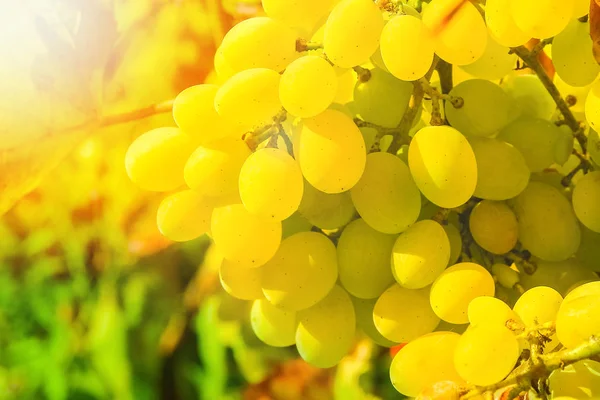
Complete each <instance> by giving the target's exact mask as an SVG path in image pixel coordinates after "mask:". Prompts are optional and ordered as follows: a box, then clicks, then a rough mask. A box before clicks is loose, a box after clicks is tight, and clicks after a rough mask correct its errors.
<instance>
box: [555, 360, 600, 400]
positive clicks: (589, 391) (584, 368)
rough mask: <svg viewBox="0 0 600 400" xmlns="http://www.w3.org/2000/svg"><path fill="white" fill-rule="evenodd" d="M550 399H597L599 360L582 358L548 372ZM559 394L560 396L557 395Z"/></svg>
mask: <svg viewBox="0 0 600 400" xmlns="http://www.w3.org/2000/svg"><path fill="white" fill-rule="evenodd" d="M549 383H550V393H551V394H552V399H554V400H559V399H565V400H568V399H573V400H582V399H589V400H593V399H598V398H600V362H598V361H593V360H582V361H578V362H576V363H574V364H571V365H567V366H566V367H564V368H561V369H557V370H554V371H553V372H552V373H551V374H550V379H549ZM559 396H560V397H559Z"/></svg>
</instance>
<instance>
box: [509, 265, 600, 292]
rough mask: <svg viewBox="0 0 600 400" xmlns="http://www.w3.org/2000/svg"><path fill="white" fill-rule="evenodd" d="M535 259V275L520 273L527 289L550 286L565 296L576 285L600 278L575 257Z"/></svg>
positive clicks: (522, 282)
mask: <svg viewBox="0 0 600 400" xmlns="http://www.w3.org/2000/svg"><path fill="white" fill-rule="evenodd" d="M535 261H536V265H537V269H536V271H535V272H534V273H533V275H529V274H524V273H522V274H521V275H520V277H521V284H522V285H523V287H524V288H525V289H531V288H533V287H536V286H549V287H551V288H553V289H556V290H557V291H558V292H559V293H560V294H561V295H563V296H564V295H566V294H567V293H568V291H569V289H571V288H572V287H573V286H574V285H577V284H578V283H580V282H585V281H590V280H596V279H598V277H597V275H596V274H594V272H592V270H590V269H587V268H585V267H583V266H582V265H581V264H580V263H579V261H577V259H575V258H569V259H567V260H565V261H560V262H547V261H542V260H535Z"/></svg>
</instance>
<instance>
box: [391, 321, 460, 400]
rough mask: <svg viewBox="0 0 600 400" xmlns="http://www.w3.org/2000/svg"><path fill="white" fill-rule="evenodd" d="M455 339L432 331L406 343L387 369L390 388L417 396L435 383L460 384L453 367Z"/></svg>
mask: <svg viewBox="0 0 600 400" xmlns="http://www.w3.org/2000/svg"><path fill="white" fill-rule="evenodd" d="M459 339H460V335H459V334H457V333H453V332H435V333H429V334H427V335H424V336H421V337H420V338H418V339H415V340H413V341H412V342H410V343H408V344H407V345H406V346H404V347H403V348H402V349H400V351H399V352H398V354H396V356H395V357H394V359H393V361H392V365H391V366H390V378H391V380H392V385H394V387H395V388H396V390H397V391H398V392H400V393H402V394H403V395H405V396H417V395H418V394H419V393H420V392H422V391H423V390H425V389H426V388H428V387H429V386H431V385H433V384H434V383H436V382H439V381H446V380H448V381H452V382H456V383H464V382H463V381H462V379H461V378H460V376H459V375H458V372H456V369H455V368H454V351H455V349H456V345H457V344H458V340H459ZM425 371H426V373H424V372H425Z"/></svg>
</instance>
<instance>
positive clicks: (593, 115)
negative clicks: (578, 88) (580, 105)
mask: <svg viewBox="0 0 600 400" xmlns="http://www.w3.org/2000/svg"><path fill="white" fill-rule="evenodd" d="M585 118H586V119H587V122H588V123H589V124H590V126H591V128H592V129H594V130H595V131H596V132H597V131H598V130H600V81H598V82H596V83H594V85H593V86H592V88H591V89H590V92H589V93H588V95H587V97H586V99H585Z"/></svg>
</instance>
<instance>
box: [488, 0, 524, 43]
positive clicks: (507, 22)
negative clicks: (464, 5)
mask: <svg viewBox="0 0 600 400" xmlns="http://www.w3.org/2000/svg"><path fill="white" fill-rule="evenodd" d="M512 1H513V0H488V1H486V3H485V22H486V23H487V27H488V29H489V31H490V34H491V35H492V37H493V38H494V39H495V40H496V41H497V42H498V43H500V44H501V45H503V46H506V47H516V46H521V45H523V44H525V43H526V42H527V41H528V40H529V39H530V38H531V36H530V35H528V34H526V33H525V32H523V31H522V30H521V29H519V27H518V26H517V24H516V23H515V20H514V18H513V15H512V14H511V13H510V12H509V10H510V6H511V3H512Z"/></svg>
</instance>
